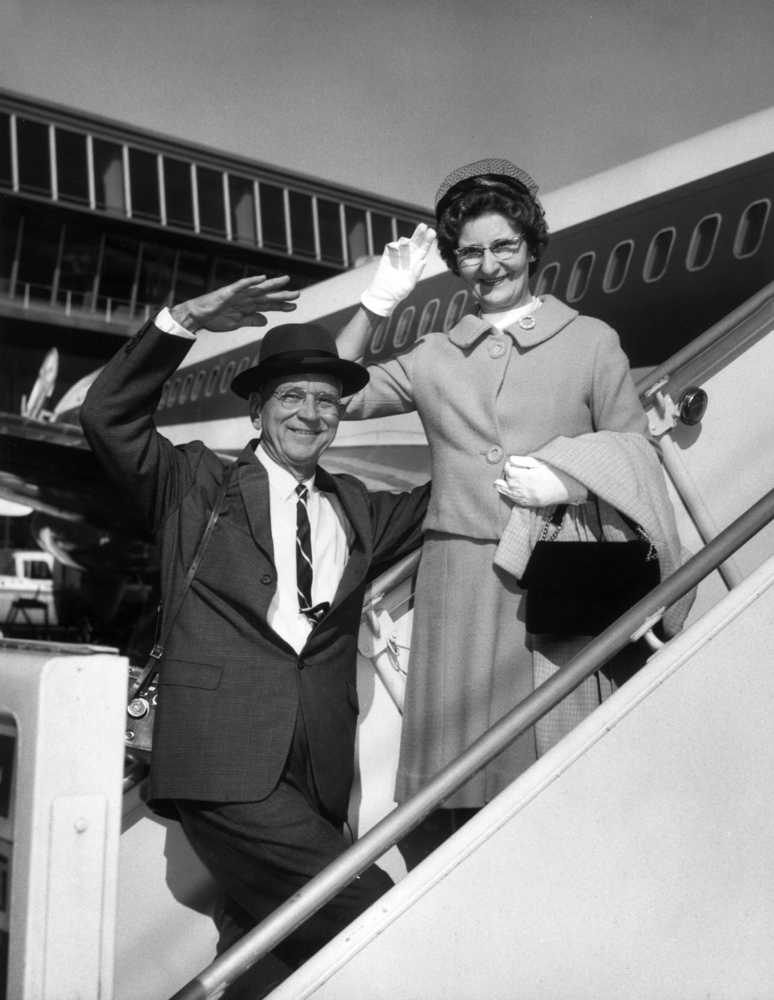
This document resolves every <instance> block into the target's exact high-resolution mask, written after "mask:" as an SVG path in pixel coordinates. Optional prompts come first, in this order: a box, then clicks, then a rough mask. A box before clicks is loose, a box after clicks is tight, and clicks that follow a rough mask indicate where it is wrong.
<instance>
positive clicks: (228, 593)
mask: <svg viewBox="0 0 774 1000" xmlns="http://www.w3.org/2000/svg"><path fill="white" fill-rule="evenodd" d="M190 344H191V342H190V341H188V340H186V339H184V338H180V337H174V336H170V335H169V334H165V333H162V332H161V331H159V330H158V329H157V328H156V327H155V326H154V325H153V323H148V324H146V326H145V327H143V329H142V330H141V331H140V332H139V333H138V334H137V335H135V337H133V338H132V340H130V341H129V342H128V343H127V344H126V346H125V347H124V348H122V349H121V350H120V351H119V353H118V354H117V355H116V356H115V357H114V358H113V359H112V360H111V361H110V362H109V363H108V365H107V366H106V367H105V369H104V370H103V372H102V373H101V374H100V376H99V377H98V378H97V380H96V381H95V383H94V385H93V386H92V388H91V389H90V391H89V393H88V396H87V398H86V401H85V402H84V405H83V407H82V409H81V421H82V423H83V428H84V431H85V433H86V437H87V439H88V441H89V444H90V445H91V447H92V449H93V450H94V452H95V453H96V454H97V456H98V457H99V458H100V459H101V461H102V462H103V464H104V465H105V467H106V469H107V471H108V473H109V474H110V476H111V477H112V478H113V479H114V480H115V482H116V483H117V484H118V485H119V487H120V488H121V489H122V490H124V491H125V492H126V493H127V494H128V495H130V496H132V497H133V498H134V500H135V501H136V503H137V504H138V505H139V507H140V509H141V511H142V513H143V515H144V516H145V518H146V520H147V522H148V524H149V526H150V527H151V529H152V530H153V531H154V532H155V534H156V537H157V539H158V542H159V545H160V550H161V573H162V580H161V585H162V594H163V601H164V607H165V608H169V607H170V606H172V605H173V602H175V597H176V595H177V594H179V593H180V592H181V587H182V583H183V580H184V578H185V574H186V572H187V570H188V567H189V565H190V563H191V561H192V559H193V556H194V552H195V550H196V547H197V545H198V543H199V540H200V538H201V536H202V534H203V532H204V528H205V526H206V523H207V520H208V518H209V513H210V510H211V509H212V506H213V503H214V499H215V496H216V494H217V491H218V487H219V485H220V483H221V481H222V478H223V472H224V467H223V464H222V462H221V461H220V459H219V458H218V457H217V456H216V455H215V454H214V453H213V452H211V451H210V450H209V449H208V448H207V447H205V445H204V444H203V443H202V442H201V441H193V442H191V443H189V444H186V445H182V446H179V447H174V446H173V445H172V444H171V443H170V442H169V441H168V440H167V439H166V438H164V437H163V436H162V435H160V434H159V433H158V432H157V431H156V428H155V425H154V423H153V413H154V411H155V410H156V408H157V406H158V402H159V398H160V395H161V391H162V387H163V384H164V382H165V380H166V379H167V378H169V376H170V375H171V374H172V373H173V372H174V371H175V369H176V368H177V367H178V366H179V364H180V363H181V361H182V359H183V357H184V356H185V354H186V352H187V351H188V349H189V348H190ZM254 445H255V442H251V444H249V445H248V446H247V447H246V448H245V450H244V451H243V452H242V454H241V455H240V456H239V458H238V459H237V467H236V469H235V470H234V474H233V475H232V477H231V482H230V483H229V487H228V491H227V493H226V497H225V501H224V504H223V508H222V511H221V514H220V517H219V518H218V522H217V525H216V527H215V531H214V534H213V536H212V538H211V540H210V543H209V546H208V548H207V551H206V552H205V555H204V558H203V560H202V563H201V565H200V567H199V570H198V572H197V574H196V577H195V579H194V581H193V583H192V585H191V588H190V590H189V592H188V595H187V596H186V598H185V600H184V602H183V605H182V607H181V610H180V613H179V614H178V616H177V619H176V621H175V624H174V627H173V629H172V634H171V635H170V636H169V638H168V639H167V641H166V644H165V650H164V656H163V660H162V666H161V672H160V696H159V704H158V709H157V715H156V723H155V729H154V734H153V761H152V766H151V775H150V785H149V790H148V798H149V800H151V801H153V800H163V799H168V798H186V799H204V800H210V801H218V802H240V801H259V800H261V799H262V798H265V796H266V795H268V794H269V793H270V792H271V791H272V790H273V789H274V788H275V787H276V785H277V782H278V781H279V778H280V775H281V772H282V768H283V765H284V763H285V759H286V757H287V753H288V750H289V747H290V742H291V738H292V735H293V728H294V725H295V722H296V715H297V712H298V710H299V706H300V709H301V711H302V712H303V719H304V722H305V724H306V729H307V733H308V740H309V748H310V753H311V759H312V768H313V772H314V777H315V782H316V785H317V791H318V794H319V796H320V798H321V800H322V802H323V804H324V806H325V808H326V809H327V810H329V811H330V812H331V813H332V814H333V815H335V816H337V817H345V816H346V813H347V804H348V798H349V792H350V786H351V782H352V777H353V768H354V742H355V724H356V719H357V711H358V709H357V691H356V688H355V680H356V656H357V635H358V629H359V623H360V614H361V607H362V602H363V593H364V589H365V580H366V572H367V570H368V567H369V565H370V564H371V562H372V561H381V560H384V559H388V558H397V557H399V556H401V555H404V554H405V553H406V552H409V551H411V549H413V548H415V547H416V546H417V545H418V544H419V542H420V539H421V524H422V520H423V518H424V514H425V511H426V509H427V503H428V498H429V484H428V485H427V486H423V487H420V488H418V489H415V490H413V491H412V492H411V493H402V494H392V493H368V492H367V490H366V488H365V486H364V485H363V484H362V483H361V482H359V481H358V480H357V479H355V478H354V477H352V476H331V475H329V474H328V473H326V472H325V471H324V470H323V469H319V468H318V470H317V480H316V481H317V484H318V485H319V486H320V487H321V488H322V489H324V490H330V491H331V492H333V493H335V495H336V496H337V497H338V498H339V500H340V502H341V505H342V507H343V509H344V511H345V512H346V514H347V516H348V517H349V519H350V521H351V523H352V526H353V528H354V530H355V541H354V543H353V546H352V549H351V553H350V557H349V561H348V563H347V566H346V568H345V571H344V575H343V577H342V580H341V583H340V585H339V588H338V590H337V592H336V595H335V598H334V600H333V602H332V604H331V608H330V610H329V611H328V613H327V614H326V615H325V616H324V617H323V619H322V621H321V622H320V623H319V624H318V625H316V626H315V628H314V630H313V631H312V633H311V634H310V636H309V639H308V641H307V643H306V646H305V647H304V649H303V650H302V652H301V654H300V655H298V654H297V653H296V652H295V651H294V650H293V649H292V648H291V647H290V646H289V645H288V644H287V643H286V642H285V641H284V640H283V639H281V638H280V636H279V635H277V633H276V632H274V631H273V630H272V628H271V627H270V626H269V624H268V622H267V613H268V608H269V604H270V602H271V599H272V597H273V595H274V593H275V590H276V586H277V582H276V581H277V571H276V566H275V563H274V550H273V545H272V534H271V524H270V518H269V484H268V476H267V475H266V471H265V469H264V468H263V466H262V465H261V463H260V462H259V461H258V460H257V458H256V457H255V454H254Z"/></svg>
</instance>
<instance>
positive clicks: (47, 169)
mask: <svg viewBox="0 0 774 1000" xmlns="http://www.w3.org/2000/svg"><path fill="white" fill-rule="evenodd" d="M16 144H17V147H18V153H17V155H18V158H19V189H20V190H21V191H30V192H32V193H33V194H48V195H50V194H51V158H50V152H49V146H48V125H44V124H43V123H42V122H31V121H27V119H26V118H17V119H16Z"/></svg>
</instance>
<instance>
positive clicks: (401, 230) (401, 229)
mask: <svg viewBox="0 0 774 1000" xmlns="http://www.w3.org/2000/svg"><path fill="white" fill-rule="evenodd" d="M416 228H417V224H416V223H415V222H407V221H406V219H398V223H397V230H398V239H400V238H401V236H405V237H407V238H408V239H410V238H411V237H412V236H413V235H414V230H415V229H416Z"/></svg>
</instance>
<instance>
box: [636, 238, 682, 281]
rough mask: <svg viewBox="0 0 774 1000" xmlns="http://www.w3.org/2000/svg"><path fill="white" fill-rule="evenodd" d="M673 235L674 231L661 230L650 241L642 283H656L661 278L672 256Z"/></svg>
mask: <svg viewBox="0 0 774 1000" xmlns="http://www.w3.org/2000/svg"><path fill="white" fill-rule="evenodd" d="M675 235H676V230H674V229H671V228H670V229H662V230H661V232H660V233H656V235H655V236H654V237H653V239H652V240H651V241H650V246H649V247H648V253H647V255H646V257H645V266H644V267H643V269H642V278H643V281H658V279H659V278H663V276H664V274H665V273H666V269H667V264H668V263H669V258H670V256H671V254H672V247H673V245H674V242H675Z"/></svg>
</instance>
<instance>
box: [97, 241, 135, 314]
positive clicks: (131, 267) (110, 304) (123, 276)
mask: <svg viewBox="0 0 774 1000" xmlns="http://www.w3.org/2000/svg"><path fill="white" fill-rule="evenodd" d="M139 254H140V244H139V243H138V242H137V241H136V240H126V239H122V238H121V237H118V236H110V237H108V238H107V239H106V240H105V248H104V256H103V259H102V269H101V272H100V277H99V298H98V300H97V303H98V306H99V308H100V309H105V310H106V311H108V312H109V314H110V315H111V316H115V315H117V314H118V315H122V316H126V317H127V318H128V317H129V316H130V314H131V308H130V307H131V305H132V302H133V296H134V294H136V292H135V280H136V276H137V274H138V269H139V268H138V265H139V263H140V260H139ZM108 300H109V301H108Z"/></svg>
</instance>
